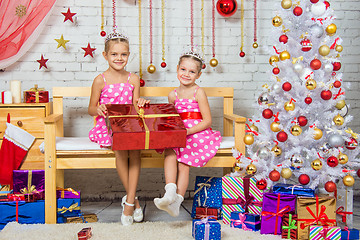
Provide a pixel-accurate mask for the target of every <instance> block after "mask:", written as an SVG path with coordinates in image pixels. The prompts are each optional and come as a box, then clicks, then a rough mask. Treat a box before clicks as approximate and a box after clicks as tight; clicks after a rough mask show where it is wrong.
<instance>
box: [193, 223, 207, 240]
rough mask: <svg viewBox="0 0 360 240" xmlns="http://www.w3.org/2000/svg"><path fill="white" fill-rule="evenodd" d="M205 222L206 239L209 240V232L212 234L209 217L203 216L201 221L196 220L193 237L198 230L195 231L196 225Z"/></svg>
mask: <svg viewBox="0 0 360 240" xmlns="http://www.w3.org/2000/svg"><path fill="white" fill-rule="evenodd" d="M201 224H205V232H204V240H209V234H210V223H209V218H203V219H201V220H199V221H196V222H194V232H193V238H195V235H196V232H195V229H196V228H195V226H196V225H201Z"/></svg>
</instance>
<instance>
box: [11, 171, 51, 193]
mask: <svg viewBox="0 0 360 240" xmlns="http://www.w3.org/2000/svg"><path fill="white" fill-rule="evenodd" d="M44 185H45V171H44V170H14V171H13V189H14V193H23V194H27V193H32V192H34V191H41V190H45V187H44Z"/></svg>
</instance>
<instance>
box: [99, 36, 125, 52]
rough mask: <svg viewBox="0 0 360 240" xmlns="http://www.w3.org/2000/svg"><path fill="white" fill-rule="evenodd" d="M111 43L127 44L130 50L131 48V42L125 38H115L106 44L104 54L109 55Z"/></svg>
mask: <svg viewBox="0 0 360 240" xmlns="http://www.w3.org/2000/svg"><path fill="white" fill-rule="evenodd" d="M110 43H125V44H126V45H127V46H128V48H130V46H129V41H128V40H127V39H125V38H113V39H110V40H108V41H106V42H105V47H104V52H106V53H107V52H108V51H109V48H110Z"/></svg>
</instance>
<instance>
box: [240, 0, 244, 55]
mask: <svg viewBox="0 0 360 240" xmlns="http://www.w3.org/2000/svg"><path fill="white" fill-rule="evenodd" d="M243 48H244V0H241V46H240V54H239V55H240V57H245V52H244V51H243Z"/></svg>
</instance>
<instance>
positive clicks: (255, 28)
mask: <svg viewBox="0 0 360 240" xmlns="http://www.w3.org/2000/svg"><path fill="white" fill-rule="evenodd" d="M256 9H257V4H256V0H254V43H253V48H258V47H259V44H258V43H257V37H256V31H257V26H256V23H257V17H256Z"/></svg>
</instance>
